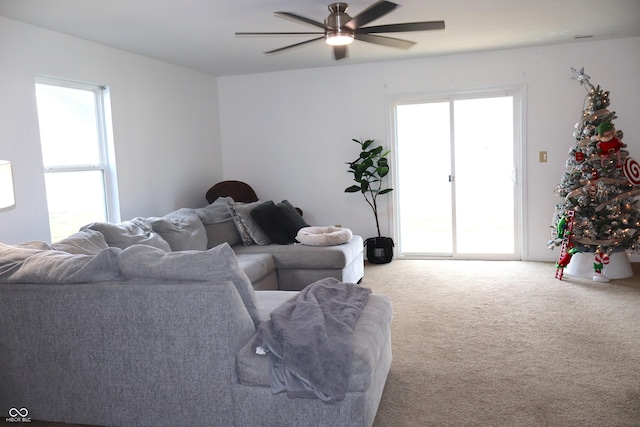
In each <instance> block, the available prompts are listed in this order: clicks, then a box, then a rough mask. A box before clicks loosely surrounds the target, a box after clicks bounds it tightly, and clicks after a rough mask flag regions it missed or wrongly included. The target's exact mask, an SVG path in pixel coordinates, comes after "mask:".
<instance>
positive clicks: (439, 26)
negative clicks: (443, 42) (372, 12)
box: [355, 21, 444, 34]
mask: <svg viewBox="0 0 640 427" xmlns="http://www.w3.org/2000/svg"><path fill="white" fill-rule="evenodd" d="M431 30H444V21H425V22H405V23H402V24H389V25H374V26H371V27H364V28H358V29H357V30H355V32H356V34H371V33H406V32H411V31H431Z"/></svg>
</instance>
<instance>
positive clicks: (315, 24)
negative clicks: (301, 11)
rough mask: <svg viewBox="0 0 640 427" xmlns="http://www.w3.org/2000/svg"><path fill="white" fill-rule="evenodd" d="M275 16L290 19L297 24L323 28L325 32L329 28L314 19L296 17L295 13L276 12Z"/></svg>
mask: <svg viewBox="0 0 640 427" xmlns="http://www.w3.org/2000/svg"><path fill="white" fill-rule="evenodd" d="M273 14H274V15H276V16H277V17H279V18H284V19H289V20H292V21H295V22H302V23H303V24H307V25H311V26H313V27H318V28H322V29H323V30H325V29H326V28H327V27H326V26H325V25H324V24H323V23H322V22H318V21H314V20H313V19H309V18H305V17H304V16H300V15H296V14H295V13H291V12H274V13H273Z"/></svg>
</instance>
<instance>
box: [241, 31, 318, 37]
mask: <svg viewBox="0 0 640 427" xmlns="http://www.w3.org/2000/svg"><path fill="white" fill-rule="evenodd" d="M318 34H324V33H319V32H317V31H316V32H295V33H259V32H258V33H255V32H249V33H247V32H241V33H236V36H315V35H318Z"/></svg>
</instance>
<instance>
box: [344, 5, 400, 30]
mask: <svg viewBox="0 0 640 427" xmlns="http://www.w3.org/2000/svg"><path fill="white" fill-rule="evenodd" d="M396 7H398V5H397V4H395V3H391V2H390V1H386V0H380V1H377V2H375V3H374V4H372V5H371V6H369V7H368V8H366V9H365V10H363V11H362V12H360V13H359V14H357V15H356V16H354V17H353V18H352V19H351V20H350V21H349V22H347V23H346V24H345V27H347V28H350V29H352V30H356V29H358V28H360V27H362V26H363V25H367V24H368V23H369V22H371V21H375V20H376V19H378V18H381V17H383V16H384V15H386V14H387V13H389V12H391V11H393V10H394V9H395V8H396Z"/></svg>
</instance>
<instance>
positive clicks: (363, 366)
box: [236, 291, 393, 391]
mask: <svg viewBox="0 0 640 427" xmlns="http://www.w3.org/2000/svg"><path fill="white" fill-rule="evenodd" d="M263 292H264V296H265V298H266V301H265V302H264V303H266V304H268V306H269V307H270V308H271V307H275V306H279V305H280V304H282V303H284V302H286V301H288V300H289V299H291V298H293V297H294V296H295V295H296V294H295V293H292V292H288V291H262V292H260V293H258V297H257V303H258V307H261V305H263V304H264V303H263V301H262V295H263ZM261 311H262V310H261ZM392 317H393V310H392V306H391V300H390V299H389V297H388V296H386V295H381V294H371V295H370V296H369V301H368V302H367V305H366V306H365V307H364V309H363V310H362V313H361V314H360V317H358V321H357V322H356V325H355V328H354V330H353V359H352V362H351V375H350V377H349V386H348V389H349V390H350V391H359V390H366V389H368V388H369V385H370V384H371V379H372V373H373V372H374V370H375V368H376V366H377V365H378V360H379V359H380V357H381V352H382V351H383V349H384V348H385V342H386V341H387V340H389V329H390V325H391V320H392ZM265 320H266V319H265ZM256 337H257V335H256ZM257 344H261V342H260V341H259V340H257V339H251V340H249V342H248V343H247V344H246V345H245V346H244V347H243V348H242V349H241V350H240V351H239V352H238V355H237V357H236V368H237V370H238V379H239V380H240V384H243V385H250V386H262V387H270V386H271V376H270V373H269V371H270V370H269V356H266V355H260V354H257V353H256V345H257Z"/></svg>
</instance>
